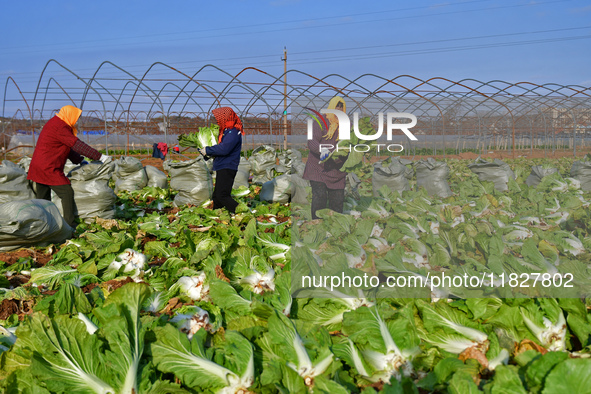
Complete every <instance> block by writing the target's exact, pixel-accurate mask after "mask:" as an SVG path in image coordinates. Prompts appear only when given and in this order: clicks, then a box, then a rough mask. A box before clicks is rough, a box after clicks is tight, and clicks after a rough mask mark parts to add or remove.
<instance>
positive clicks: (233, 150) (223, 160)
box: [205, 129, 242, 171]
mask: <svg viewBox="0 0 591 394" xmlns="http://www.w3.org/2000/svg"><path fill="white" fill-rule="evenodd" d="M241 150H242V136H241V135H240V131H238V129H226V130H224V135H223V137H222V141H221V142H220V143H219V144H217V145H214V146H208V147H207V148H205V153H206V154H207V156H212V157H213V171H217V170H225V169H228V170H237V169H238V165H239V164H240V151H241Z"/></svg>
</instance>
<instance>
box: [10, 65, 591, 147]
mask: <svg viewBox="0 0 591 394" xmlns="http://www.w3.org/2000/svg"><path fill="white" fill-rule="evenodd" d="M106 66H110V67H111V69H107V67H106ZM284 79H287V83H285V82H284ZM23 86H25V85H23V83H22V82H19V81H18V80H16V79H15V78H14V77H11V76H9V77H7V79H6V81H5V84H4V94H3V96H2V97H3V98H2V100H3V102H2V127H1V129H0V130H1V131H2V133H3V135H4V141H7V140H8V139H10V140H12V138H13V136H16V135H30V137H29V138H30V140H28V141H30V145H33V146H34V145H35V133H38V132H39V130H40V128H41V127H42V125H43V124H44V122H45V121H47V120H48V119H49V118H50V117H51V116H53V114H54V113H55V109H56V108H59V107H60V106H63V105H66V104H72V105H77V106H79V107H80V108H82V109H83V111H84V113H83V116H85V115H86V118H85V121H84V122H83V124H82V126H83V127H84V128H88V129H94V130H96V131H97V132H99V131H100V132H102V133H103V134H104V141H105V142H104V145H105V146H104V148H105V149H121V148H125V149H129V145H130V143H129V142H128V141H129V136H134V138H136V137H137V138H140V137H139V136H140V135H142V134H143V135H146V136H148V135H149V136H157V135H159V134H160V133H161V131H160V128H159V126H158V123H159V122H162V120H161V119H160V117H163V118H164V121H165V123H166V126H165V129H164V130H163V131H164V133H166V134H167V133H168V132H169V131H173V133H187V132H194V131H197V130H198V127H201V126H204V125H207V124H208V123H210V122H212V118H211V110H212V109H213V108H215V107H218V106H231V107H233V108H234V109H235V111H236V112H237V113H238V114H239V115H240V116H241V117H242V118H243V119H244V123H245V127H246V131H247V133H248V134H249V135H251V136H252V138H251V139H250V141H251V142H252V146H254V145H256V144H257V143H261V141H271V143H274V144H280V143H281V142H283V138H284V137H283V136H284V135H287V139H288V142H290V144H291V146H294V147H295V146H302V141H304V140H302V138H301V137H302V136H304V133H305V127H306V126H305V125H306V121H307V117H308V115H307V111H306V110H304V107H307V106H311V107H316V109H321V108H324V107H325V105H326V103H327V102H328V100H329V99H330V98H331V97H333V96H335V95H340V96H342V97H344V98H345V100H346V101H348V102H350V103H351V105H349V106H348V108H347V110H348V111H347V112H351V113H353V111H359V112H361V113H362V114H364V116H370V118H371V119H372V121H373V123H374V126H375V124H376V122H375V120H376V116H377V114H378V113H379V112H386V111H394V110H395V109H396V110H397V111H404V112H409V113H413V114H415V116H416V117H417V119H418V120H419V123H418V126H417V132H418V134H419V135H420V137H419V141H414V142H413V143H412V144H411V145H409V146H411V147H412V149H413V150H414V149H415V148H431V152H432V153H433V154H435V153H440V154H443V155H445V154H446V152H447V150H450V152H451V153H458V152H460V151H461V150H462V149H468V148H470V149H472V150H475V151H480V152H483V151H485V150H486V149H488V148H491V147H492V148H494V149H500V150H503V151H506V152H507V153H512V154H513V155H515V153H516V150H519V149H524V148H525V145H526V144H527V145H528V146H527V148H529V149H528V150H529V151H530V152H533V150H534V149H543V150H544V152H547V151H551V152H554V151H556V150H557V149H570V150H572V152H573V155H576V154H577V152H579V153H580V152H581V150H582V149H585V148H586V147H589V145H591V144H590V143H589V141H588V139H589V137H591V87H584V86H576V85H560V84H557V83H554V82H552V81H549V82H547V83H544V84H538V83H534V82H527V81H522V82H517V83H511V82H508V81H501V80H492V81H488V82H487V81H479V80H476V79H471V78H465V79H462V80H458V81H453V80H450V79H446V78H443V77H433V78H428V79H420V78H417V77H414V76H411V75H399V76H396V77H394V78H391V77H385V76H380V75H375V74H362V75H360V76H357V77H354V78H349V77H346V76H343V75H340V74H329V75H326V76H324V77H318V76H315V75H312V74H310V73H306V72H304V71H301V70H288V71H287V72H286V73H285V74H281V75H277V76H274V75H272V74H270V73H268V72H265V71H262V70H260V69H257V68H254V67H245V68H243V69H241V70H240V71H238V72H237V73H231V72H229V71H227V70H224V69H222V68H219V67H217V66H215V65H211V64H208V65H205V66H202V67H200V68H199V69H197V70H196V71H195V72H193V73H192V74H191V73H186V72H182V71H179V70H178V69H177V68H174V67H172V66H170V65H168V64H166V63H163V62H155V63H153V64H151V65H150V66H149V67H148V68H147V69H146V70H144V71H141V72H137V71H131V70H127V69H125V68H124V67H121V66H118V65H116V64H114V63H112V62H109V61H105V62H102V63H101V64H100V65H99V66H98V67H97V68H96V69H95V70H94V72H92V73H90V75H89V76H88V77H86V76H82V75H79V73H75V72H73V71H72V70H71V69H69V68H68V67H66V66H64V65H63V64H61V63H60V62H58V61H56V60H54V59H51V60H49V61H48V62H47V63H46V64H45V66H44V67H43V69H42V71H41V73H40V75H39V77H38V80H37V83H36V86H35V87H31V88H25V89H22V87H23ZM284 90H285V91H286V92H287V93H286V94H284ZM91 93H92V94H91ZM286 96H287V101H288V110H287V113H285V114H284V111H283V103H284V99H285V98H286ZM19 114H20V116H19ZM27 115H28V118H27ZM284 116H285V117H286V118H288V119H289V122H288V124H287V125H285V124H284V123H283V122H282V119H283V117H284ZM286 127H287V129H286ZM98 129H102V130H98ZM113 135H121V136H126V137H127V138H126V140H127V141H126V143H125V147H122V146H120V144H119V145H117V144H115V143H114V142H113V141H111V139H110V138H109V136H113ZM259 136H270V138H267V139H263V138H259ZM491 137H494V141H491V140H490V138H491ZM19 138H20V137H19ZM22 138H25V137H22ZM89 138H90V137H89ZM101 138H103V137H101ZM149 138H157V137H149ZM149 138H148V137H146V138H144V139H146V140H147V139H149ZM23 141H25V140H23ZM509 141H510V142H509ZM25 142H26V141H25ZM147 142H149V141H147ZM460 142H461V143H462V147H461V148H460ZM4 144H5V145H8V143H6V142H5V143H4ZM21 144H22V142H21ZM116 145H117V146H116ZM438 147H441V148H443V149H442V151H441V152H439V151H438ZM6 148H8V146H5V150H6ZM446 148H447V149H446Z"/></svg>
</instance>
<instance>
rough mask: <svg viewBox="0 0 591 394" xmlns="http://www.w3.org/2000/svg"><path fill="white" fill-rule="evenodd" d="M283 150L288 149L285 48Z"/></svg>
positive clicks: (284, 58) (284, 60) (285, 54)
mask: <svg viewBox="0 0 591 394" xmlns="http://www.w3.org/2000/svg"><path fill="white" fill-rule="evenodd" d="M281 60H283V149H284V150H286V149H287V48H286V47H283V58H282V59H281Z"/></svg>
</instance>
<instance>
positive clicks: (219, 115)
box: [212, 107, 244, 144]
mask: <svg viewBox="0 0 591 394" xmlns="http://www.w3.org/2000/svg"><path fill="white" fill-rule="evenodd" d="M212 113H213V116H214V117H215V120H216V122H218V126H219V128H220V134H219V136H218V144H219V143H220V142H222V137H223V136H224V130H226V129H238V131H240V133H242V135H244V127H243V126H242V122H241V121H240V118H238V115H236V112H234V111H233V110H232V108H230V107H221V108H216V109H214V110H213V111H212Z"/></svg>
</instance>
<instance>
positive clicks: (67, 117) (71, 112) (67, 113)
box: [56, 105, 82, 137]
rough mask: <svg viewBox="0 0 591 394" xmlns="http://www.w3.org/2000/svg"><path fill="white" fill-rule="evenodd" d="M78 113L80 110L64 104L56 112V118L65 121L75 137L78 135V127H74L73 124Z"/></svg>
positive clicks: (76, 119)
mask: <svg viewBox="0 0 591 394" xmlns="http://www.w3.org/2000/svg"><path fill="white" fill-rule="evenodd" d="M80 115H82V110H81V109H80V108H76V107H74V106H72V105H66V106H64V107H62V108H61V109H60V111H59V112H58V113H57V114H56V116H57V117H58V118H60V119H61V120H63V121H64V122H66V124H67V125H68V126H70V127H71V128H72V132H73V133H74V136H75V137H76V136H77V135H78V129H76V127H74V125H75V124H76V122H78V119H79V118H80Z"/></svg>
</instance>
